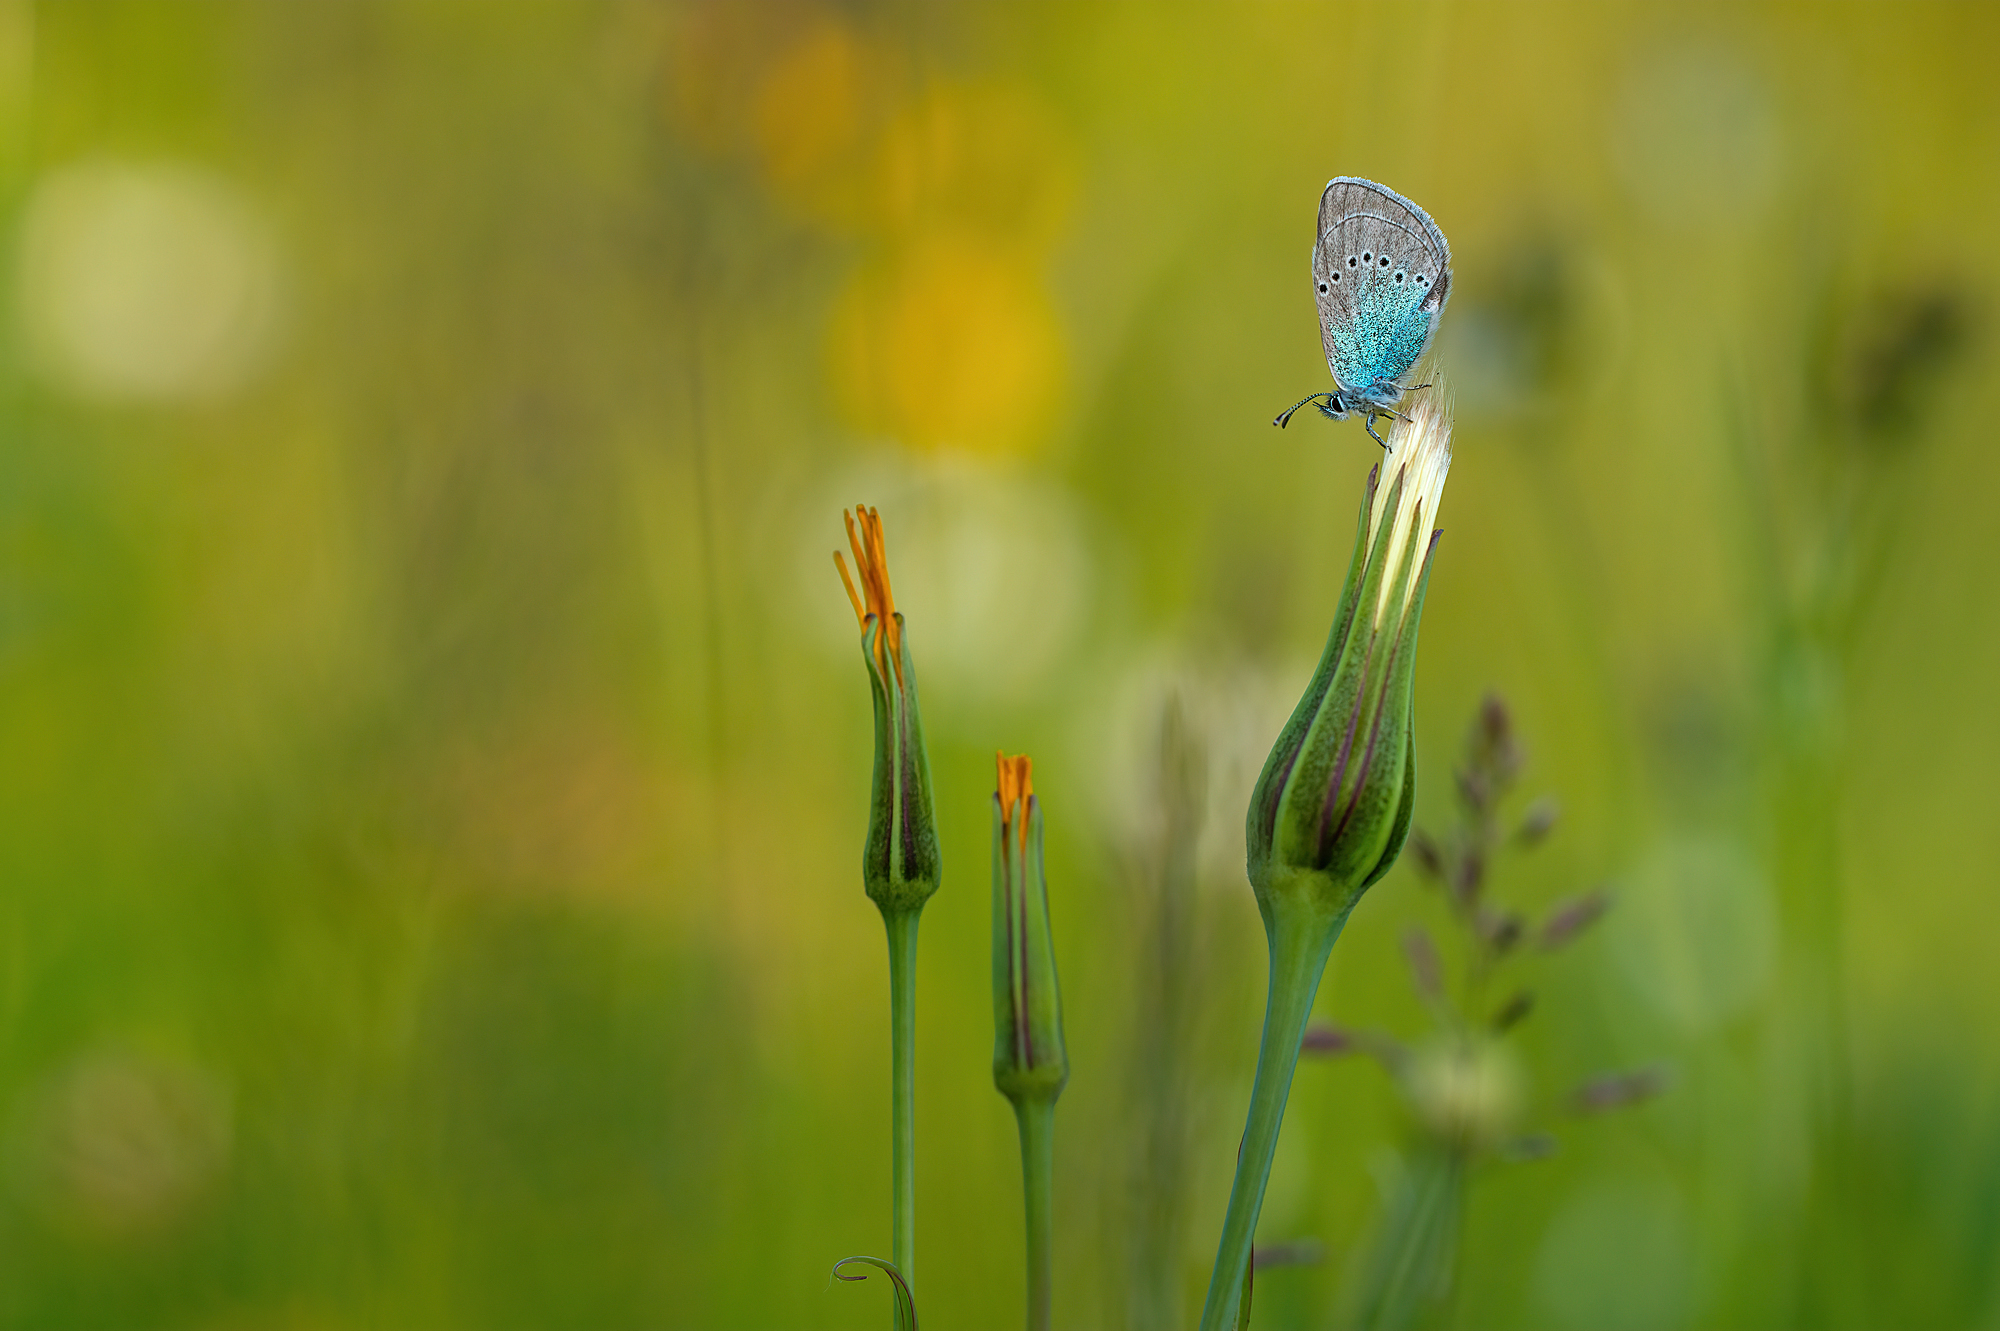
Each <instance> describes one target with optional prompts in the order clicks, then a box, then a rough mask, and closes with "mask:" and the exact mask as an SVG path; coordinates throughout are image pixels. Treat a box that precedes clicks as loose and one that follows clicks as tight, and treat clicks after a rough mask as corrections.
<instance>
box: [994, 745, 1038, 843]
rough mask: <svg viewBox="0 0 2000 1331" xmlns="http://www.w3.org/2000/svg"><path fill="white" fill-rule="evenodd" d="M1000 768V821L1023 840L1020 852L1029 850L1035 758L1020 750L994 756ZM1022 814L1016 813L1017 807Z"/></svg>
mask: <svg viewBox="0 0 2000 1331" xmlns="http://www.w3.org/2000/svg"><path fill="white" fill-rule="evenodd" d="M993 757H994V759H995V761H996V763H997V765H998V767H999V769H1000V772H999V782H1000V791H999V794H1000V821H1001V822H1002V823H1003V824H1004V825H1005V826H1007V827H1008V828H1010V829H1011V830H1013V831H1014V832H1015V833H1016V835H1018V836H1019V838H1020V841H1021V851H1022V853H1023V854H1026V853H1027V849H1028V801H1029V800H1030V799H1031V798H1033V797H1034V794H1035V781H1034V771H1035V760H1034V759H1032V758H1030V757H1029V756H1028V755H1027V754H1025V753H1017V754H1015V755H1014V756H1013V757H1012V758H1009V757H1008V756H1007V755H1006V754H1004V753H995V754H994V755H993ZM1017 808H1018V809H1019V810H1020V816H1019V817H1016V816H1015V810H1016V809H1017Z"/></svg>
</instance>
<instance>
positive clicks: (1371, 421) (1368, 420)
mask: <svg viewBox="0 0 2000 1331" xmlns="http://www.w3.org/2000/svg"><path fill="white" fill-rule="evenodd" d="M1375 414H1376V413H1374V412H1372V411H1371V412H1369V413H1368V414H1367V415H1366V416H1364V417H1363V418H1362V420H1361V424H1362V425H1363V426H1365V427H1366V428H1367V430H1368V437H1369V438H1370V439H1373V440H1374V441H1375V442H1376V443H1378V444H1380V445H1382V447H1383V448H1384V449H1386V448H1388V447H1389V441H1388V440H1386V439H1384V438H1383V437H1382V436H1381V435H1379V434H1376V433H1375ZM1382 414H1383V415H1385V416H1390V417H1394V416H1395V414H1396V413H1395V412H1393V411H1388V412H1383V413H1382Z"/></svg>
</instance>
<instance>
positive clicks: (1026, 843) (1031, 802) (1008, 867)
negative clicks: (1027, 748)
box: [993, 754, 1069, 1105]
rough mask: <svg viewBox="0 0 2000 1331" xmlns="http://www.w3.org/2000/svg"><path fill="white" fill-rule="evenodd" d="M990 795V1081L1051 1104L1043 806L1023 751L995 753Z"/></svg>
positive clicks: (1051, 958)
mask: <svg viewBox="0 0 2000 1331" xmlns="http://www.w3.org/2000/svg"><path fill="white" fill-rule="evenodd" d="M998 757H999V769H1000V782H999V785H1000V789H999V791H998V792H997V793H996V794H995V795H994V797H993V1084H994V1085H995V1086H997V1087H998V1088H999V1089H1000V1094H1002V1095H1004V1096H1006V1097H1007V1098H1008V1099H1009V1100H1012V1101H1013V1102H1014V1103H1015V1104H1016V1105H1019V1104H1021V1103H1022V1102H1024V1101H1042V1102H1046V1103H1049V1104H1053V1103H1055V1099H1056V1097H1057V1096H1058V1095H1060V1094H1062V1088H1063V1084H1064V1083H1065V1082H1067V1081H1068V1080H1069V1052H1068V1051H1067V1050H1066V1049H1065V1048H1064V1047H1063V1025H1062V994H1061V993H1060V992H1059V991H1058V988H1057V986H1056V953H1055V941H1054V938H1053V937H1052V936H1051V934H1050V932H1049V889H1048V883H1047V881H1046V880H1045V879H1044V878H1043V876H1042V809H1041V804H1040V802H1039V801H1038V800H1036V798H1035V789H1034V782H1033V764H1032V763H1031V762H1030V761H1029V759H1028V756H1027V755H1026V754H1022V755H1020V756H1019V757H1015V758H1009V757H1007V756H1006V755H1005V754H1000V755H998Z"/></svg>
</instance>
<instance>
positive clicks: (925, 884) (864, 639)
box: [833, 504, 940, 914]
mask: <svg viewBox="0 0 2000 1331" xmlns="http://www.w3.org/2000/svg"><path fill="white" fill-rule="evenodd" d="M842 516H843V517H844V518H846V520H847V541H848V545H849V546H850V547H851V548H852V549H853V551H854V567H855V572H856V574H857V575H858V576H859V577H860V581H861V587H860V590H859V591H857V590H856V589H855V585H854V583H855V579H854V578H853V577H850V576H849V575H848V572H847V563H846V561H845V560H843V559H842V558H841V557H840V554H839V552H838V551H836V552H835V553H834V556H833V562H834V564H835V565H836V566H837V567H838V568H839V569H840V579H841V581H842V582H844V583H846V584H847V599H848V600H850V601H852V602H853V603H854V616H855V618H856V619H858V620H860V621H861V655H862V657H863V659H864V660H866V661H867V663H868V681H869V684H870V686H871V687H872V689H873V692H874V695H875V776H874V781H873V784H872V791H873V793H872V795H871V797H870V799H869V804H868V840H867V843H866V845H865V846H864V847H863V850H862V855H861V880H862V884H863V886H864V887H865V888H866V889H867V892H868V896H869V897H870V899H872V900H873V901H874V902H875V904H876V905H878V906H880V907H881V908H882V910H883V912H884V913H885V914H886V913H889V912H892V911H914V910H919V909H921V908H922V906H923V904H924V902H926V901H927V900H929V899H930V895H931V893H933V892H935V891H937V888H938V876H939V871H940V862H939V857H938V843H937V819H936V816H935V815H934V813H933V812H932V809H931V766H930V758H929V757H928V755H926V753H925V752H924V726H923V720H922V718H921V717H920V716H919V715H918V712H917V674H916V668H915V667H914V666H913V665H912V664H911V663H910V645H909V639H908V637H907V636H906V635H905V634H904V631H903V616H902V615H901V614H899V613H898V612H897V610H896V599H895V597H894V596H893V595H892V594H891V592H890V590H889V565H888V560H887V557H886V555H885V553H884V550H883V546H882V518H881V515H880V514H878V513H877V512H876V511H875V510H874V509H872V508H868V507H866V506H864V505H861V504H856V505H855V512H854V513H851V514H848V513H843V514H842ZM857 516H858V517H859V519H860V522H859V528H860V529H859V531H857V530H856V518H857Z"/></svg>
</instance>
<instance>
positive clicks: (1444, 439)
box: [1245, 394, 1451, 918]
mask: <svg viewBox="0 0 2000 1331" xmlns="http://www.w3.org/2000/svg"><path fill="white" fill-rule="evenodd" d="M1450 468H1451V419H1450V416H1449V414H1448V413H1447V411H1446V409H1445V408H1444V407H1443V406H1441V405H1440V403H1439V399H1438V396H1437V395H1436V394H1431V395H1428V396H1426V397H1424V398H1422V399H1420V400H1419V401H1418V402H1417V404H1416V406H1415V407H1413V408H1412V409H1411V412H1410V415H1409V416H1408V417H1407V418H1404V419H1402V420H1399V421H1398V422H1397V425H1396V428H1395V429H1394V430H1393V431H1391V432H1390V435H1389V445H1388V452H1387V454H1386V455H1385V456H1384V458H1383V460H1382V464H1381V466H1380V467H1379V468H1377V469H1376V470H1375V471H1374V472H1371V473H1370V474H1369V478H1368V489H1367V493H1366V496H1365V497H1364V499H1363V500H1362V506H1361V516H1360V522H1359V525H1358V528H1357V530H1356V532H1355V539H1354V556H1353V560H1352V562H1351V564H1350V565H1349V568H1348V572H1347V584H1346V586H1345V587H1344V588H1343V589H1342V591H1341V596H1340V607H1339V610H1338V611H1337V612H1336V613H1335V615H1334V621H1333V631H1332V633H1330V634H1329V635H1328V637H1327V643H1326V652H1325V654H1324V655H1323V656H1322V657H1321V658H1320V663H1319V668H1318V669H1317V670H1316V671H1315V672H1314V673H1313V678H1312V683H1311V684H1310V685H1308V686H1307V688H1306V692H1305V696H1304V697H1302V698H1301V699H1299V704H1298V707H1297V708H1296V709H1294V710H1293V712H1292V717H1291V720H1289V721H1288V722H1286V723H1285V728H1284V730H1283V731H1282V732H1281V733H1280V734H1279V736H1278V742H1277V744H1276V745H1275V746H1274V747H1273V748H1272V750H1271V756H1270V757H1269V758H1267V759H1266V760H1265V762H1264V771H1263V774H1262V775H1261V776H1260V777H1258V779H1257V786H1256V790H1255V792H1254V793H1253V794H1252V795H1251V798H1250V811H1249V815H1248V818H1247V819H1246V823H1245V839H1246V842H1247V848H1248V869H1249V874H1250V883H1251V885H1252V886H1253V887H1254V888H1255V889H1256V891H1257V900H1258V905H1259V907H1260V908H1261V909H1263V910H1264V911H1265V913H1266V916H1267V918H1268V916H1269V913H1270V910H1271V907H1272V904H1273V899H1274V897H1276V896H1280V895H1283V896H1298V895H1301V894H1303V895H1304V896H1308V897H1310V898H1312V899H1313V901H1314V903H1315V904H1316V905H1317V907H1318V908H1319V909H1320V910H1323V911H1326V912H1330V913H1334V914H1338V915H1342V916H1344V915H1345V914H1346V912H1347V910H1348V909H1349V908H1351V907H1352V906H1353V904H1354V902H1355V901H1356V900H1357V899H1358V898H1359V897H1360V895H1361V893H1362V891H1363V890H1364V889H1366V888H1367V887H1368V886H1369V885H1370V884H1372V883H1374V882H1375V881H1376V880H1377V879H1379V878H1380V877H1382V875H1383V874H1385V873H1387V872H1388V871H1389V867H1390V865H1392V864H1394V863H1395V861H1396V856H1397V855H1398V853H1400V852H1401V850H1402V848H1403V841H1404V839H1405V838H1406V837H1407V836H1408V835H1409V831H1410V815H1411V812H1412V808H1413V805H1414V803H1415V798H1416V782H1417V777H1416V762H1415V755H1414V753H1413V750H1412V745H1411V729H1412V721H1411V695H1412V693H1413V686H1414V683H1415V679H1416V659H1417V623H1418V620H1419V619H1421V618H1422V615H1423V605H1424V588H1425V586H1426V585H1427V584H1428V582H1429V581H1430V567H1431V553H1432V551H1433V550H1434V549H1435V548H1436V546H1437V536H1438V533H1436V532H1433V531H1431V521H1432V519H1433V518H1435V517H1436V515H1437V506H1438V499H1439V497H1440V496H1441V495H1442V493H1443V491H1444V481H1445V474H1446V473H1447V472H1448V471H1449V470H1450ZM1301 904H1303V903H1301Z"/></svg>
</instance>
